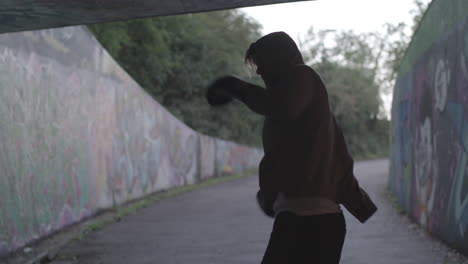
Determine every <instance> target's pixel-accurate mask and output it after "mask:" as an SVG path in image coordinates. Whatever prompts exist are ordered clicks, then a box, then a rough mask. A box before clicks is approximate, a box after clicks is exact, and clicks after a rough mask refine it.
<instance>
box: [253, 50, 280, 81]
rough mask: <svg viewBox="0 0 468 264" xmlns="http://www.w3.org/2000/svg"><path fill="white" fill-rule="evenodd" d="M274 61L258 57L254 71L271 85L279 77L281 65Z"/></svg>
mask: <svg viewBox="0 0 468 264" xmlns="http://www.w3.org/2000/svg"><path fill="white" fill-rule="evenodd" d="M277 64H278V63H275V61H273V60H271V59H266V58H261V57H260V58H258V60H257V62H256V67H257V70H256V73H257V74H258V75H260V77H261V78H262V79H263V81H264V82H265V84H266V85H267V86H270V85H273V84H274V83H275V82H277V81H278V80H279V79H280V77H281V70H280V69H281V67H280V65H277Z"/></svg>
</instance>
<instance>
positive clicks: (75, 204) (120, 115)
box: [0, 27, 263, 256]
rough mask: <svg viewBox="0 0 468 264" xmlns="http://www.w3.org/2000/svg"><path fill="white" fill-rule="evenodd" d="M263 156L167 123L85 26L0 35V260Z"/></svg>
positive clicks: (159, 108)
mask: <svg viewBox="0 0 468 264" xmlns="http://www.w3.org/2000/svg"><path fill="white" fill-rule="evenodd" d="M154 74H157V73H154ZM262 154H263V152H261V151H260V150H258V149H251V148H248V147H245V146H240V145H237V144H235V143H232V142H226V141H223V140H219V139H215V138H210V137H207V136H203V135H200V134H198V133H196V132H195V131H193V130H192V129H190V128H189V127H187V126H186V125H184V124H183V123H182V122H180V121H179V120H177V119H176V118H174V117H173V116H172V115H171V114H170V113H169V112H167V111H166V110H165V109H164V108H163V107H162V106H161V105H160V104H158V103H157V102H155V101H154V100H153V99H152V98H151V97H150V96H149V95H148V94H146V92H145V91H144V90H143V89H142V88H141V87H140V86H138V84H137V83H136V82H135V81H134V80H132V78H131V77H130V76H129V75H128V74H127V73H126V72H124V71H123V70H122V69H121V68H120V67H119V65H118V64H117V63H116V62H115V61H114V60H113V59H112V58H111V57H110V56H109V55H108V53H107V52H106V51H105V50H104V49H103V48H102V46H101V45H100V44H99V43H98V42H97V41H96V40H95V39H94V37H93V36H92V34H91V33H89V32H88V31H87V30H86V29H85V28H83V27H69V28H62V29H53V30H43V31H35V32H25V33H14V34H3V35H0V256H1V255H5V254H7V253H9V252H11V251H13V250H15V249H18V248H19V247H21V246H23V245H25V244H26V243H28V242H31V241H33V240H35V239H37V238H41V237H43V236H45V235H47V234H50V233H51V232H54V231H56V230H59V229H61V228H63V227H65V226H67V225H70V224H73V223H75V222H77V221H80V220H81V219H83V218H84V217H88V216H91V215H93V214H95V213H96V212H97V211H98V210H100V209H103V208H109V207H111V206H114V205H117V204H121V203H123V202H126V201H129V200H132V199H135V198H138V197H141V196H143V195H145V194H149V193H151V192H154V191H158V190H162V189H166V188H170V187H174V186H181V185H184V184H190V183H195V182H197V181H199V180H201V179H206V178H210V177H213V176H218V175H222V174H230V173H233V172H239V171H241V170H243V169H245V168H247V167H254V166H256V165H257V163H258V162H259V159H260V158H261V155H262Z"/></svg>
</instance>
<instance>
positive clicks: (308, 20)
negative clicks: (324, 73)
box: [241, 0, 430, 115]
mask: <svg viewBox="0 0 468 264" xmlns="http://www.w3.org/2000/svg"><path fill="white" fill-rule="evenodd" d="M423 2H424V3H426V4H427V3H429V2H430V0H423ZM412 9H416V4H415V3H414V0H317V1H302V2H294V3H286V4H274V5H266V6H258V7H248V8H241V10H242V11H244V12H245V13H247V15H249V16H251V17H253V18H254V19H255V20H257V21H258V22H259V23H260V24H262V26H263V34H268V33H271V32H275V31H284V32H286V33H288V34H289V35H290V36H291V37H292V38H294V39H295V40H296V42H297V43H298V44H299V39H304V36H305V35H306V34H307V31H308V30H309V28H310V27H311V26H313V27H314V30H315V31H316V32H317V31H318V30H321V29H330V30H337V31H340V30H348V29H351V30H354V31H355V32H371V31H380V32H384V31H383V30H384V27H383V25H384V24H385V23H391V24H397V23H399V22H405V23H406V24H408V25H412V21H413V20H412V17H413V15H412V14H411V10H412ZM382 99H383V101H384V108H385V110H386V112H387V113H388V115H390V108H391V99H392V95H391V94H390V95H386V96H385V95H382Z"/></svg>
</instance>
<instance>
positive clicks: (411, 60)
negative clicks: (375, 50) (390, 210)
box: [389, 0, 468, 254]
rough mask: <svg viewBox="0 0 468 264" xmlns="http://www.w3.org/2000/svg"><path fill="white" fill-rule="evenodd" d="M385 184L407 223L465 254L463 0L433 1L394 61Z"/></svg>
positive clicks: (467, 101) (467, 109)
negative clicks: (399, 61)
mask: <svg viewBox="0 0 468 264" xmlns="http://www.w3.org/2000/svg"><path fill="white" fill-rule="evenodd" d="M389 187H390V190H391V191H392V192H393V193H394V194H396V196H397V197H398V199H399V201H400V204H401V205H402V206H403V207H404V208H405V209H406V211H407V212H408V214H409V215H410V216H411V217H412V218H413V220H414V221H416V222H418V223H419V224H421V225H422V226H424V227H425V228H427V230H428V231H429V232H430V233H432V234H433V235H435V236H437V237H438V238H440V239H442V240H444V241H445V242H447V243H448V244H450V245H451V246H453V247H454V248H456V249H458V250H460V251H461V252H463V253H464V254H468V2H467V1H465V0H450V1H448V2H447V1H445V0H434V1H433V2H432V3H431V5H430V7H429V9H428V11H427V12H426V14H425V16H424V18H423V20H422V23H421V25H420V27H419V29H418V30H417V32H416V34H415V35H414V36H413V40H412V43H411V44H410V47H409V49H408V50H407V53H406V55H405V58H404V60H403V62H402V64H401V68H400V72H399V76H398V80H397V83H396V85H395V90H394V97H393V106H392V160H391V169H390V179H389Z"/></svg>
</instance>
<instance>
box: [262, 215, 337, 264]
mask: <svg viewBox="0 0 468 264" xmlns="http://www.w3.org/2000/svg"><path fill="white" fill-rule="evenodd" d="M345 235H346V223H345V219H344V216H343V214H342V213H334V214H323V215H312V216H297V215H295V214H293V213H290V212H281V213H279V214H278V215H277V216H276V218H275V222H274V225H273V231H272V232H271V236H270V241H269V243H268V247H267V250H266V252H265V256H264V257H263V260H262V264H272V263H274V264H302V263H304V264H306V263H307V264H336V263H339V262H340V258H341V250H342V248H343V243H344V238H345Z"/></svg>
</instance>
